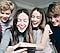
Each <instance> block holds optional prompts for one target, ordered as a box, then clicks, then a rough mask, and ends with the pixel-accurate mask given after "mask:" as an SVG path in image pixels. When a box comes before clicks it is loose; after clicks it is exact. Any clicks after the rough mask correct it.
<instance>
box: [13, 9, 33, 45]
mask: <svg viewBox="0 0 60 53" xmlns="http://www.w3.org/2000/svg"><path fill="white" fill-rule="evenodd" d="M22 12H24V13H25V14H27V15H28V16H29V12H28V10H27V9H19V10H18V11H17V12H16V14H15V15H14V21H13V30H12V32H13V33H12V36H13V44H12V45H14V44H17V43H18V38H17V32H16V30H17V27H16V24H17V19H18V18H17V16H18V15H19V14H20V13H22ZM24 35H25V36H26V41H27V42H31V43H33V36H32V28H31V24H30V18H29V24H28V27H27V29H26V30H25V33H24Z"/></svg>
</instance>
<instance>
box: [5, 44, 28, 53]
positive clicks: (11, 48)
mask: <svg viewBox="0 0 60 53" xmlns="http://www.w3.org/2000/svg"><path fill="white" fill-rule="evenodd" d="M17 47H19V44H17V45H14V46H8V48H7V50H6V52H5V53H23V52H26V50H27V49H26V48H23V49H20V50H17V51H14V50H15V49H16V48H17Z"/></svg>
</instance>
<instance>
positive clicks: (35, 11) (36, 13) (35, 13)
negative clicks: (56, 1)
mask: <svg viewBox="0 0 60 53" xmlns="http://www.w3.org/2000/svg"><path fill="white" fill-rule="evenodd" d="M32 15H42V14H41V13H40V12H39V11H37V10H34V11H33V13H32Z"/></svg>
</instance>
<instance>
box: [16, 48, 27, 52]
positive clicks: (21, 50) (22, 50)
mask: <svg viewBox="0 0 60 53" xmlns="http://www.w3.org/2000/svg"><path fill="white" fill-rule="evenodd" d="M24 51H27V49H26V48H24V49H20V50H17V51H15V53H21V52H24Z"/></svg>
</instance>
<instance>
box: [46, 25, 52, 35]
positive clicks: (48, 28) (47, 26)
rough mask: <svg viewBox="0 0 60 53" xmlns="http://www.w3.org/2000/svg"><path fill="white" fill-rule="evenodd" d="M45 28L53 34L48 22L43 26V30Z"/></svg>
mask: <svg viewBox="0 0 60 53" xmlns="http://www.w3.org/2000/svg"><path fill="white" fill-rule="evenodd" d="M46 30H49V34H53V32H52V30H51V28H50V26H49V25H48V24H47V25H46V26H45V31H46Z"/></svg>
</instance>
